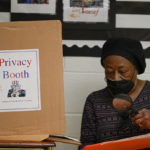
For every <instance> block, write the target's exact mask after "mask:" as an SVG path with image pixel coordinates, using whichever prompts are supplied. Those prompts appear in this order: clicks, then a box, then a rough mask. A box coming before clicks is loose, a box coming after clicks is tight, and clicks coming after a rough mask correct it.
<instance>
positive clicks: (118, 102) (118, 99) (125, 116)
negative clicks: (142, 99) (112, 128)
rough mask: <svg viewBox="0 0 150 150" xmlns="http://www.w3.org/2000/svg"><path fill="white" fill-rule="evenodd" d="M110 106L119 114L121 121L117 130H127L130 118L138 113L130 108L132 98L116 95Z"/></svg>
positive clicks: (126, 95)
mask: <svg viewBox="0 0 150 150" xmlns="http://www.w3.org/2000/svg"><path fill="white" fill-rule="evenodd" d="M112 105H113V107H114V108H115V109H116V110H117V111H118V112H119V115H120V117H121V119H122V120H121V121H120V123H119V128H122V129H126V128H128V126H129V123H130V122H131V118H132V117H134V116H135V115H136V114H138V112H137V111H136V110H134V109H133V108H132V105H133V101H132V98H131V97H130V96H129V95H128V94H117V95H115V97H114V98H113V101H112Z"/></svg>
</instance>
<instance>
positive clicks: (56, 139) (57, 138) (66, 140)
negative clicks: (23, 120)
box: [46, 135, 81, 145]
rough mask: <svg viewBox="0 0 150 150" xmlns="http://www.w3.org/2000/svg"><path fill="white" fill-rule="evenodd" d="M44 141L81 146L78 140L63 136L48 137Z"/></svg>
mask: <svg viewBox="0 0 150 150" xmlns="http://www.w3.org/2000/svg"><path fill="white" fill-rule="evenodd" d="M46 140H51V141H54V142H61V143H67V144H74V145H81V143H80V141H79V140H78V139H76V138H73V137H70V136H65V135H50V136H49V137H48V138H47V139H46Z"/></svg>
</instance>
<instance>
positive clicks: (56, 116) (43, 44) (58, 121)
mask: <svg viewBox="0 0 150 150" xmlns="http://www.w3.org/2000/svg"><path fill="white" fill-rule="evenodd" d="M62 60H63V56H62V31H61V23H60V22H59V21H31V22H30V21H29V22H10V23H0V140H37V141H40V140H43V139H45V138H47V137H48V136H49V134H64V132H65V117H64V89H63V88H64V86H63V63H62Z"/></svg>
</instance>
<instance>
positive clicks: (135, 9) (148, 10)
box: [116, 1, 150, 15]
mask: <svg viewBox="0 0 150 150" xmlns="http://www.w3.org/2000/svg"><path fill="white" fill-rule="evenodd" d="M116 13H118V14H141V15H149V14H150V2H138V1H137V2H119V1H118V2H116Z"/></svg>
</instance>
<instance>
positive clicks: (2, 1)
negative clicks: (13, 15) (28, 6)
mask: <svg viewBox="0 0 150 150" xmlns="http://www.w3.org/2000/svg"><path fill="white" fill-rule="evenodd" d="M0 12H10V0H0Z"/></svg>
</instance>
